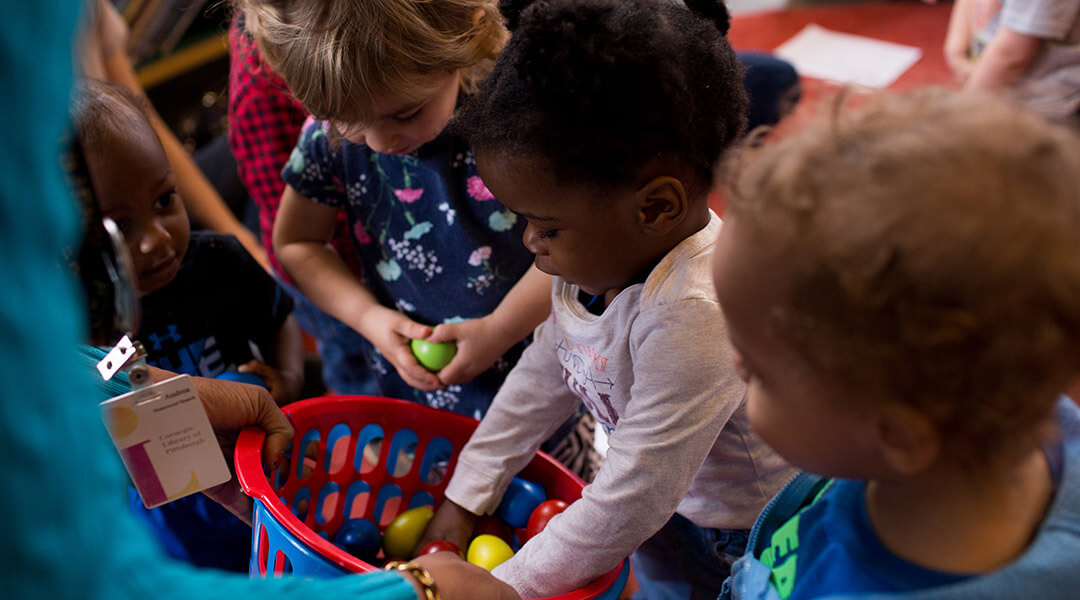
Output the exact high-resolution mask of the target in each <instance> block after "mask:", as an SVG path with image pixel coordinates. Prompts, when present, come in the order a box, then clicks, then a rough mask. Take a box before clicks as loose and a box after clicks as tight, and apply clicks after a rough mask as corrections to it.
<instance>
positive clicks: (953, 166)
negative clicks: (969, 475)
mask: <svg viewBox="0 0 1080 600" xmlns="http://www.w3.org/2000/svg"><path fill="white" fill-rule="evenodd" d="M736 168H737V169H738V172H737V174H736V175H735V182H734V183H733V185H732V186H730V187H729V189H728V190H727V191H728V196H729V198H728V200H729V202H730V205H729V210H730V211H731V213H730V214H732V216H733V218H737V219H739V222H740V226H743V225H742V224H743V223H745V224H747V226H748V227H749V229H750V230H751V231H753V232H754V235H755V238H754V239H755V240H760V243H759V244H756V245H755V250H756V246H758V245H760V246H761V249H762V251H764V252H767V253H768V254H769V255H770V256H773V257H774V258H775V259H776V262H774V263H772V264H777V265H780V266H779V271H780V273H781V275H779V277H780V279H779V280H778V281H779V282H780V284H781V287H782V288H783V289H784V290H786V291H785V293H784V294H783V295H784V298H783V299H782V300H781V301H780V302H778V306H776V307H774V308H773V309H772V310H771V311H770V313H769V319H770V321H771V323H772V327H773V328H774V329H775V331H776V333H777V335H778V336H779V337H780V338H781V339H783V340H784V342H785V343H787V344H789V345H790V346H791V347H792V348H793V349H794V350H795V351H797V352H798V353H799V355H800V356H802V357H803V358H804V359H805V360H806V361H807V362H808V363H809V364H811V365H812V366H813V367H814V368H816V369H817V370H819V371H820V372H823V373H826V374H827V375H830V376H833V377H837V378H842V380H845V381H848V382H851V383H852V384H853V385H854V386H855V389H863V390H869V391H871V392H879V393H882V394H883V395H884V397H887V398H890V399H894V400H897V401H900V402H905V403H908V404H909V405H911V406H913V407H915V408H916V409H917V410H919V411H920V412H921V413H922V414H925V415H927V416H928V417H929V418H930V419H931V420H932V421H933V422H934V423H935V425H936V427H937V429H938V431H939V433H940V434H941V436H942V440H943V442H944V444H945V451H946V452H948V453H950V455H951V456H955V457H957V458H960V459H961V460H967V461H968V462H969V463H970V464H975V463H976V462H978V461H986V460H991V459H993V458H1008V457H1013V456H1016V455H1018V454H1019V453H1020V452H1023V451H1026V450H1028V449H1030V448H1031V447H1032V446H1031V445H1032V444H1033V443H1035V442H1036V441H1037V440H1038V439H1040V436H1041V435H1043V433H1044V430H1043V429H1042V427H1043V426H1045V425H1046V424H1047V423H1048V421H1049V418H1048V417H1049V416H1050V415H1051V414H1052V409H1053V406H1054V403H1055V401H1056V398H1057V396H1058V395H1059V394H1060V393H1062V392H1063V391H1064V390H1065V388H1066V387H1067V385H1068V384H1069V382H1070V381H1071V380H1072V379H1073V378H1075V377H1076V376H1077V375H1078V374H1080V142H1078V139H1077V138H1076V137H1075V136H1074V133H1073V132H1071V131H1067V130H1065V129H1063V128H1059V127H1055V126H1053V125H1051V124H1049V123H1048V122H1046V121H1045V120H1044V119H1043V118H1041V117H1039V116H1037V115H1034V114H1031V113H1027V112H1022V111H1020V110H1018V109H1015V108H1014V107H1011V106H1009V105H1006V104H1005V103H1004V102H1003V101H1001V100H999V99H997V98H994V97H990V96H983V95H977V94H957V93H951V92H947V91H944V90H922V91H919V92H914V93H909V94H906V95H902V96H880V97H876V98H873V99H871V100H870V102H869V103H868V104H867V105H866V106H864V107H862V108H861V109H855V110H845V109H844V107H842V106H841V105H840V104H837V106H836V107H835V109H834V113H833V114H832V116H831V118H824V119H819V120H818V121H817V122H816V123H815V124H814V125H813V126H812V127H811V128H809V129H808V130H807V131H805V132H803V133H801V134H799V135H796V136H793V137H790V138H787V139H782V140H780V141H779V142H776V143H767V144H766V145H765V146H763V147H761V148H758V149H753V150H748V151H747V154H746V155H745V156H744V157H743V158H742V159H741V160H740V161H739V163H738V164H737V165H736ZM733 172H734V171H733ZM763 276H769V275H768V274H763ZM871 396H872V394H868V395H867V397H871Z"/></svg>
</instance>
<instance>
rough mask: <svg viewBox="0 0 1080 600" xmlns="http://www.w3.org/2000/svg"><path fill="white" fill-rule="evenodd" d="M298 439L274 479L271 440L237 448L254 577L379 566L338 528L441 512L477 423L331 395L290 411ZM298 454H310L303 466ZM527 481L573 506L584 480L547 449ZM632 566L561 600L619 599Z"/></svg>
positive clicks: (244, 436)
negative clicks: (268, 453)
mask: <svg viewBox="0 0 1080 600" xmlns="http://www.w3.org/2000/svg"><path fill="white" fill-rule="evenodd" d="M284 412H285V414H286V415H287V416H288V417H289V420H290V421H291V422H292V424H293V427H295V429H296V435H295V438H294V439H293V444H292V448H291V451H290V452H288V453H287V454H288V458H287V459H286V460H282V462H281V464H280V465H279V466H278V467H277V469H276V471H275V472H272V473H270V474H269V475H268V474H266V472H265V471H264V469H263V466H262V458H261V456H262V444H263V439H264V437H265V434H264V433H263V432H262V431H261V430H259V429H253V428H249V429H246V430H244V431H243V432H241V434H240V437H239V439H238V441H237V445H236V456H235V458H236V474H237V478H238V479H239V480H240V485H241V486H242V487H243V489H244V491H245V492H246V493H247V494H248V495H250V496H251V497H252V498H253V499H254V504H255V515H254V519H253V525H252V528H253V531H252V539H253V543H252V551H251V563H250V574H251V576H252V577H267V576H277V577H280V576H285V575H296V576H304V577H336V576H339V575H343V574H346V573H350V572H361V571H370V570H372V569H377V568H378V567H376V566H374V565H371V564H369V563H366V562H364V561H362V560H360V559H358V558H356V557H354V556H352V555H351V554H349V553H348V552H346V551H345V550H343V549H341V548H339V547H337V546H335V545H334V544H332V543H331V542H330V541H329V540H330V539H333V537H334V534H335V533H336V532H337V530H338V527H340V526H341V524H342V523H344V522H345V521H346V520H348V519H352V518H364V519H368V520H370V521H372V522H374V523H376V524H378V526H379V529H380V531H385V529H386V525H388V524H389V523H390V522H391V521H392V520H393V519H394V517H396V516H397V515H399V514H401V513H402V512H404V511H406V510H408V509H410V508H414V507H417V506H429V507H433V508H434V507H436V506H438V505H439V503H440V502H441V501H442V499H443V491H444V490H445V489H446V485H447V484H448V483H449V481H450V474H451V473H453V469H454V466H455V465H456V463H457V457H458V453H459V451H460V450H461V448H462V447H464V445H465V443H466V442H467V441H468V439H469V436H470V435H472V432H473V430H475V429H476V426H477V424H478V422H477V421H476V420H475V419H470V418H468V417H464V416H461V415H457V414H454V413H450V412H447V411H441V410H436V409H433V408H429V407H426V406H422V405H420V404H415V403H412V402H405V401H403V400H392V399H389V398H377V397H373V396H325V397H320V398H312V399H309V400H303V401H300V402H296V403H294V404H290V405H289V406H287V407H286V408H285V409H284ZM296 457H303V459H302V460H296V459H295V458H296ZM520 475H521V477H523V478H525V479H528V480H530V481H535V482H537V483H539V484H541V485H543V486H544V488H545V490H546V491H547V497H548V498H559V499H562V500H565V501H567V502H573V501H574V500H576V499H578V498H580V497H581V489H582V488H583V487H584V482H582V480H581V479H580V478H578V477H577V476H576V475H574V474H573V473H571V472H570V471H569V470H568V469H566V467H564V466H562V465H561V464H559V463H558V462H557V461H555V460H554V459H553V458H551V457H550V456H548V455H546V454H544V453H542V452H541V453H537V455H536V456H535V457H533V459H532V461H531V462H530V463H529V464H528V465H527V466H526V467H525V469H523V470H522V472H521V473H520ZM628 572H629V561H628V560H625V559H624V560H623V561H622V563H620V564H619V565H618V566H616V567H615V568H614V569H612V570H611V571H609V572H607V573H605V574H604V575H602V576H600V577H599V578H597V579H596V580H595V581H593V582H592V583H590V584H589V585H587V586H585V587H583V588H581V589H578V590H574V591H572V592H568V593H565V594H562V595H559V596H556V598H558V599H559V600H614V599H615V598H617V597H618V595H619V593H620V592H621V591H622V589H623V587H624V586H625V584H626V579H627V575H628Z"/></svg>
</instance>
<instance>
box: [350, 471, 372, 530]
mask: <svg viewBox="0 0 1080 600" xmlns="http://www.w3.org/2000/svg"><path fill="white" fill-rule="evenodd" d="M370 499H371V486H370V485H368V484H367V482H366V481H363V480H358V481H356V482H354V483H353V484H352V485H350V486H349V491H348V492H347V493H346V494H345V520H349V519H368V520H369V521H373V520H374V519H372V518H370V516H369V515H368V502H369V500H370Z"/></svg>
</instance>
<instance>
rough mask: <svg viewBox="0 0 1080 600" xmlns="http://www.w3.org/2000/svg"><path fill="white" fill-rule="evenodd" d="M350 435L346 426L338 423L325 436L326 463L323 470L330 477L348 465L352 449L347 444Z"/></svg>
mask: <svg viewBox="0 0 1080 600" xmlns="http://www.w3.org/2000/svg"><path fill="white" fill-rule="evenodd" d="M350 434H351V432H350V430H349V426H348V425H346V424H344V423H338V424H337V425H334V428H333V429H331V430H330V433H329V434H327V436H326V462H325V464H324V465H323V470H325V471H326V472H327V473H329V474H330V475H334V474H336V473H338V472H339V471H341V470H342V469H343V468H345V465H347V464H349V460H350V458H351V456H350V455H349V452H350V450H351V449H352V446H351V445H350V444H349V436H350Z"/></svg>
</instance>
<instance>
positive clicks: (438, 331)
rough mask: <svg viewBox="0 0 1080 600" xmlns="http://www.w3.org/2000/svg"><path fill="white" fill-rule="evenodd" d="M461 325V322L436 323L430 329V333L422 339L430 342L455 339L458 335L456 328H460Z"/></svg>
mask: <svg viewBox="0 0 1080 600" xmlns="http://www.w3.org/2000/svg"><path fill="white" fill-rule="evenodd" d="M461 326H462V324H461V323H441V324H439V325H436V326H435V327H434V328H433V329H432V330H431V335H429V336H427V337H426V338H424V339H426V340H427V341H429V342H432V343H438V342H448V341H450V340H457V339H459V337H460V334H459V333H458V330H459V329H461Z"/></svg>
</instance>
